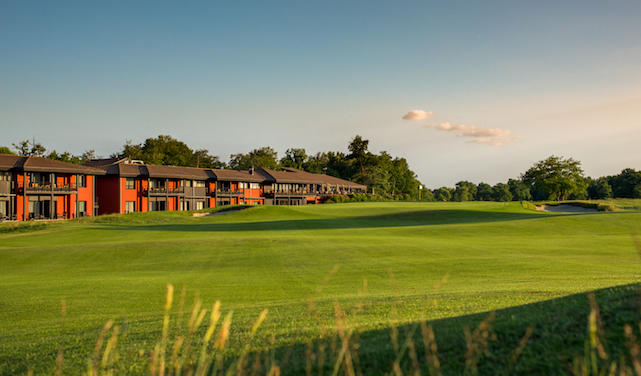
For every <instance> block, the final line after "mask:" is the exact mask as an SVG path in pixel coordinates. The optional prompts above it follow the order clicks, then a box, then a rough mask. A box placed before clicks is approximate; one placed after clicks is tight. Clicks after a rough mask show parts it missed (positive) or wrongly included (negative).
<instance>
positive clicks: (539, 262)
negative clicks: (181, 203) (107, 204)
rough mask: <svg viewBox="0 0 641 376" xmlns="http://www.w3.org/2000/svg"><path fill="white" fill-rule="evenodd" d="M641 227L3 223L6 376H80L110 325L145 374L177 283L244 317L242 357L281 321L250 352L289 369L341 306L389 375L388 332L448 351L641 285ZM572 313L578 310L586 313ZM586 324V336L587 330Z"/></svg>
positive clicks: (222, 220)
mask: <svg viewBox="0 0 641 376" xmlns="http://www.w3.org/2000/svg"><path fill="white" fill-rule="evenodd" d="M640 219H641V213H637V212H635V211H625V210H623V211H617V212H609V213H592V214H553V213H543V212H534V211H530V210H527V209H525V208H523V207H522V206H521V205H520V204H519V203H511V204H508V205H504V204H502V203H490V202H475V203H403V202H389V203H372V202H369V203H350V204H341V205H319V206H304V207H276V206H274V207H254V208H248V209H245V210H242V211H239V212H234V213H229V214H225V215H220V216H211V217H200V218H194V217H190V216H189V214H188V213H180V212H175V213H172V212H162V213H141V214H128V215H121V216H105V217H98V218H87V219H80V220H73V221H66V222H55V223H51V224H47V225H42V226H39V227H37V228H29V229H28V231H27V230H5V229H6V228H9V227H8V226H10V225H8V224H2V225H0V374H15V373H26V371H27V369H28V368H33V369H34V371H35V372H36V373H53V372H54V371H55V367H56V357H57V351H58V348H59V347H62V348H64V349H65V350H64V367H63V370H64V371H65V372H66V373H70V374H78V373H80V372H82V371H83V370H86V369H87V359H88V358H90V357H91V354H92V352H93V349H94V346H95V344H96V338H98V335H99V332H100V328H102V327H103V325H104V324H105V323H106V322H107V321H108V320H114V322H115V323H117V324H119V326H120V328H121V336H120V339H119V341H118V347H119V351H120V352H119V353H120V356H121V357H122V359H124V360H126V362H123V364H127V367H129V369H127V370H124V371H123V370H121V372H124V373H128V374H130V373H131V374H136V373H144V372H145V371H146V370H147V364H148V362H149V354H150V352H151V351H152V350H153V348H154V346H155V345H156V343H157V342H158V339H160V338H161V337H162V333H161V329H162V317H163V315H164V310H163V303H162V302H164V297H165V292H166V291H165V289H166V285H167V283H171V284H173V285H174V286H177V287H178V289H180V288H179V286H182V285H185V286H187V290H186V291H187V295H186V297H185V299H186V302H187V303H186V304H187V305H189V303H190V302H191V301H193V300H194V299H195V298H196V296H197V297H198V299H200V300H201V301H202V302H203V305H204V306H208V307H209V306H211V305H212V304H213V303H214V301H216V300H220V301H221V303H222V305H221V307H222V311H221V313H222V314H223V315H226V314H227V313H228V312H229V311H231V310H233V311H234V314H233V320H234V325H233V327H232V331H231V333H230V339H229V341H230V342H229V350H228V351H230V352H231V353H234V351H236V353H237V351H238V344H239V343H240V342H242V339H243V338H244V337H245V336H246V334H247V328H249V327H251V325H252V323H253V322H254V321H255V320H256V317H258V315H259V314H260V312H261V311H262V310H263V309H268V310H269V314H268V315H267V319H266V320H265V322H264V323H263V324H262V326H261V328H260V330H259V332H258V333H257V337H256V338H254V339H253V340H252V341H253V342H252V343H253V344H252V346H254V347H255V348H267V347H269V348H272V349H281V348H282V349H291V350H282V351H285V352H287V351H289V352H291V353H292V354H294V355H292V356H291V357H290V363H291V370H301V368H299V366H297V365H296V364H298V363H297V362H298V361H302V360H300V359H303V360H304V359H305V357H304V351H303V352H302V353H301V352H300V351H299V349H300V347H299V346H304V344H305V343H307V342H308V341H310V340H317V339H318V338H319V335H320V331H321V328H322V327H324V326H326V327H335V326H336V317H335V307H334V302H338V303H339V304H340V306H341V309H342V310H343V311H345V312H347V313H348V314H349V316H348V322H349V325H350V326H352V327H354V328H358V331H359V333H361V332H362V333H363V334H362V335H361V341H362V343H363V344H362V347H361V349H362V350H359V351H363V354H364V355H363V359H362V361H363V362H367V359H370V360H371V363H364V364H362V366H363V369H367V370H370V371H369V374H380V373H384V372H389V371H391V369H389V365H390V363H389V362H382V363H380V364H379V363H378V362H377V361H376V359H378V358H379V355H366V354H383V353H385V354H387V353H389V354H391V355H390V356H392V357H393V356H394V352H393V351H388V350H389V347H390V346H392V345H391V341H390V339H389V338H390V337H389V331H390V329H389V328H390V323H391V322H392V323H397V324H396V325H398V326H399V328H403V325H404V323H407V324H408V325H410V326H411V325H413V324H412V323H418V322H420V321H421V320H427V321H429V322H431V325H432V326H433V327H434V330H435V332H436V336H437V341H439V344H440V346H444V347H445V348H447V346H449V345H448V344H450V343H452V344H456V343H459V344H460V343H461V337H460V336H461V335H462V331H461V321H457V320H467V319H463V318H460V317H461V316H465V317H469V316H467V315H470V314H475V313H480V312H488V311H493V310H501V309H505V308H509V307H515V306H521V305H524V304H530V303H536V302H541V301H546V300H550V299H556V298H563V297H567V296H568V295H571V294H576V293H580V295H578V296H580V297H582V298H579V297H577V298H576V299H578V300H580V301H581V302H582V303H581V306H583V307H585V308H584V309H586V310H587V311H589V305H588V304H587V303H586V302H587V300H586V298H585V294H584V292H585V291H588V290H595V289H601V288H607V287H612V286H620V285H626V284H631V283H636V282H638V281H639V276H640V275H641V268H640V267H641V265H640V264H639V258H638V255H637V253H636V250H635V247H634V244H633V242H634V240H633V238H632V237H631V235H630V234H631V231H632V232H635V231H636V232H637V233H639V232H641V221H640ZM18 227H20V226H18ZM18 227H16V228H18ZM25 229H26V227H25ZM446 276H447V278H446V281H445V283H442V282H443V279H444V277H446ZM330 277H331V278H330ZM435 286H439V288H438V289H435ZM628 290H629V289H628ZM627 294H628V295H630V294H629V291H628V292H627ZM606 295H607V294H606ZM628 295H626V296H628ZM632 295H634V294H632ZM61 299H64V301H65V307H66V312H65V316H64V326H62V325H61V316H60V305H61ZM566 299H567V298H566ZM628 300H629V299H628ZM309 301H312V302H313V303H314V307H315V312H316V315H313V314H311V311H310V307H309ZM554 301H560V300H554ZM541 304H543V303H541ZM550 304H553V303H550ZM562 305H563V304H562ZM567 306H568V307H569V308H568V310H567V311H569V312H575V311H576V312H579V308H578V304H577V305H572V304H569V305H567ZM514 309H516V308H514ZM528 310H529V308H528V309H525V310H521V311H518V312H521V313H519V314H518V315H517V316H516V317H517V318H516V319H514V320H516V322H517V323H518V325H517V326H515V329H514V333H515V334H514V335H508V338H509V339H510V341H507V342H509V345H508V343H507V342H505V341H502V340H501V338H499V341H498V343H501V346H503V347H505V348H506V349H507V348H509V349H513V348H515V347H516V346H517V344H518V340H519V339H520V338H521V337H522V335H523V334H524V333H525V330H526V329H527V327H528V326H529V325H530V323H535V322H536V320H538V319H539V318H541V316H540V315H530V314H527V312H528ZM587 311H586V312H587ZM355 312H357V314H356V313H355ZM500 312H502V311H499V313H498V314H497V318H496V326H497V328H498V327H500V325H503V324H501V323H502V322H503V321H501V320H502V319H501V317H502V313H500ZM541 312H546V309H543V311H541ZM626 312H628V311H626ZM352 313H354V314H352ZM628 313H629V315H628V316H630V317H632V318H633V319H634V318H635V317H636V316H634V315H632V313H630V312H628ZM176 314H177V313H176ZM564 314H565V313H564ZM483 315H484V316H486V315H487V314H486V313H485V314H483ZM577 315H578V314H577ZM586 315H587V313H586ZM579 316H580V315H579ZM628 316H626V317H627V318H628V319H630V317H628ZM633 316H634V317H633ZM572 317H574V316H572ZM577 317H578V316H577ZM582 317H586V316H585V315H583V316H582ZM448 319H449V320H451V321H448ZM434 320H438V321H434ZM470 320H477V319H476V318H472V319H470ZM541 320H543V318H541ZM477 321H478V320H477ZM628 321H629V320H628ZM468 322H469V321H468ZM448 323H453V324H448ZM508 324H509V320H508ZM506 325H507V324H506ZM510 325H511V324H510ZM519 325H520V326H519ZM535 325H536V324H535ZM541 325H543V324H541ZM469 327H472V328H473V327H474V326H473V325H471V324H470V325H469ZM537 327H538V325H537ZM441 328H445V329H441ZM579 328H583V330H582V331H581V330H579V334H585V321H583V322H582V323H580V326H579ZM399 330H400V331H401V333H402V331H403V330H404V329H399ZM418 331H419V332H420V329H419V330H418ZM496 332H497V333H499V331H498V329H496ZM517 332H518V334H516V333H517ZM539 333H540V331H538V330H535V331H534V332H533V334H532V336H533V338H534V337H535V336H537V335H539ZM551 333H552V334H554V332H553V331H552V332H551ZM272 334H273V335H274V339H273V343H272ZM417 334H418V332H417ZM457 336H458V337H457ZM370 338H371V339H370ZM440 338H443V339H442V340H439V339H440ZM456 338H458V339H456ZM622 338H623V337H622ZM455 339H456V340H455ZM557 339H558V338H557ZM314 343H316V342H314ZM463 343H464V342H463ZM314 346H317V345H314ZM452 346H453V345H452ZM254 347H252V348H254ZM241 348H242V347H241ZM234 349H235V350H234ZM527 349H528V347H527V346H526V347H525V350H524V354H526V351H528V350H527ZM274 351H276V350H274ZM279 351H280V350H279ZM581 351H582V346H580V348H579V352H581ZM277 352H278V351H277ZM458 353H459V355H460V354H462V353H464V351H459V352H458ZM295 354H298V355H295ZM301 354H303V355H301ZM380 356H381V357H382V355H380ZM297 359H298V360H297ZM381 359H385V358H384V357H383V358H381ZM524 359H527V358H524ZM567 359H569V358H567ZM444 364H450V363H447V362H445V363H444ZM453 364H455V365H458V364H459V362H458V361H455V362H454V363H453ZM519 364H520V363H519ZM523 364H524V365H527V364H530V363H528V362H525V363H523ZM540 364H541V362H538V363H537V362H534V363H532V366H536V367H540ZM366 365H367V366H366ZM405 366H406V365H405ZM447 367H448V366H445V367H444V370H447V369H448V368H447ZM452 367H453V369H454V368H456V367H455V366H452ZM479 367H480V368H479V370H482V369H483V368H482V367H483V366H479ZM303 369H304V368H303ZM515 369H516V368H515ZM283 372H286V371H285V369H284V368H283ZM484 372H485V371H484ZM366 373H367V372H366ZM454 374H456V373H454ZM486 374H491V373H486Z"/></svg>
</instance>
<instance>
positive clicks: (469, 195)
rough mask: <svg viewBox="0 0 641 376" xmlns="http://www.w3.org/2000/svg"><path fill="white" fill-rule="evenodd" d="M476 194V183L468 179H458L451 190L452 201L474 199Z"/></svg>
mask: <svg viewBox="0 0 641 376" xmlns="http://www.w3.org/2000/svg"><path fill="white" fill-rule="evenodd" d="M474 196H476V185H474V183H470V182H469V181H460V182H458V183H456V188H455V189H454V192H452V201H458V202H463V201H474Z"/></svg>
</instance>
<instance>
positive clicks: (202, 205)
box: [196, 201, 205, 210]
mask: <svg viewBox="0 0 641 376" xmlns="http://www.w3.org/2000/svg"><path fill="white" fill-rule="evenodd" d="M204 208H205V203H204V202H202V201H196V210H203V209H204Z"/></svg>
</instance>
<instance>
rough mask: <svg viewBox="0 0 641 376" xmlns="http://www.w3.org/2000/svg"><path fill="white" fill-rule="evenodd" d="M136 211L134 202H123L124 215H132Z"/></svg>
mask: <svg viewBox="0 0 641 376" xmlns="http://www.w3.org/2000/svg"><path fill="white" fill-rule="evenodd" d="M135 211H136V202H135V201H127V202H125V213H134V212H135Z"/></svg>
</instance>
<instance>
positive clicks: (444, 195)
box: [434, 187, 452, 201]
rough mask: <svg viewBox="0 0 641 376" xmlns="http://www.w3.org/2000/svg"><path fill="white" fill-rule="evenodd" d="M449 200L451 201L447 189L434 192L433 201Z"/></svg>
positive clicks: (442, 188)
mask: <svg viewBox="0 0 641 376" xmlns="http://www.w3.org/2000/svg"><path fill="white" fill-rule="evenodd" d="M451 199H452V191H451V190H450V189H449V188H448V187H441V188H438V189H435V190H434V200H436V201H450V200H451Z"/></svg>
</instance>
